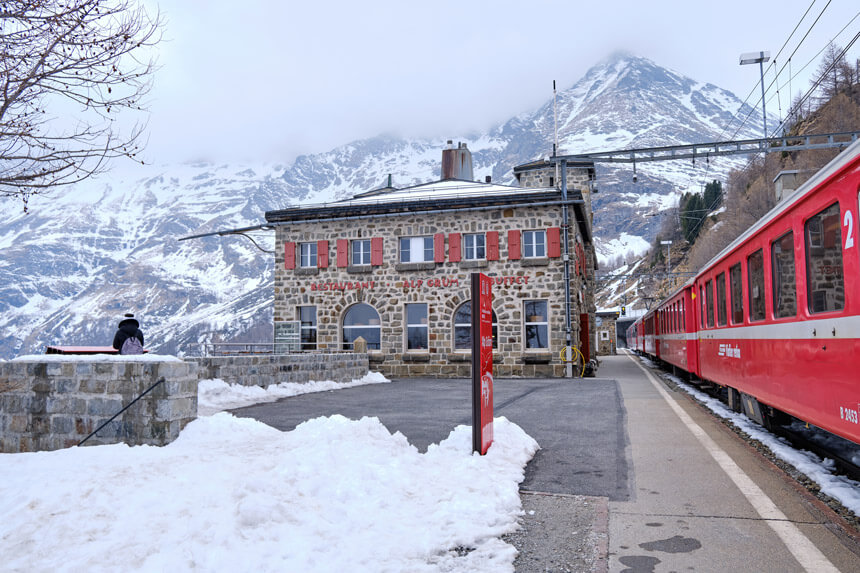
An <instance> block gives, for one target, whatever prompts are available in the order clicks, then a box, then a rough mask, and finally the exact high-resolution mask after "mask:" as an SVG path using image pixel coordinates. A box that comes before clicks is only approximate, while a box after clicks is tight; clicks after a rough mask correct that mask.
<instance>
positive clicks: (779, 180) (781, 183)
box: [773, 171, 799, 203]
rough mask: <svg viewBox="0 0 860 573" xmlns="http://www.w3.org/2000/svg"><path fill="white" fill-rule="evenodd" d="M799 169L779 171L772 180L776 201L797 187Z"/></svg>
mask: <svg viewBox="0 0 860 573" xmlns="http://www.w3.org/2000/svg"><path fill="white" fill-rule="evenodd" d="M798 173H799V171H780V172H779V173H778V174H777V176H776V177H775V178H774V180H773V187H774V191H776V202H777V203H779V202H780V201H782V200H783V199H785V198H786V197H788V196H789V195H791V193H792V192H793V191H794V190H796V189H797V181H798V179H797V174H798Z"/></svg>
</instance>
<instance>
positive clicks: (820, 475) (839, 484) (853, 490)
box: [643, 359, 860, 515]
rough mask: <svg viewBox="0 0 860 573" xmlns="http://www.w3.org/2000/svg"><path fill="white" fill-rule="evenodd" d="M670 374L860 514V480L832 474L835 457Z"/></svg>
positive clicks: (676, 381)
mask: <svg viewBox="0 0 860 573" xmlns="http://www.w3.org/2000/svg"><path fill="white" fill-rule="evenodd" d="M643 362H649V363H650V361H648V360H647V359H643ZM649 365H651V366H653V363H650V364H649ZM669 377H670V378H671V379H672V381H673V382H675V383H676V384H677V385H678V387H680V388H681V389H683V390H684V391H685V392H687V393H688V394H690V395H692V396H693V397H694V398H695V399H696V400H698V401H699V402H701V403H702V404H704V405H705V406H706V407H707V408H708V409H710V410H711V411H712V412H714V414H716V415H717V416H719V417H721V418H725V419H727V420H730V421H731V422H732V424H734V425H735V426H736V427H737V428H739V429H740V430H742V431H744V432H745V433H746V434H747V435H749V436H750V437H751V438H753V439H755V440H758V441H759V442H761V443H762V444H764V445H765V446H767V447H768V448H769V449H770V451H771V452H773V454H774V455H775V456H776V457H778V458H779V459H781V460H783V461H784V462H786V463H789V464H791V465H792V466H794V467H795V468H797V470H798V471H800V472H801V473H803V474H804V475H805V476H806V477H808V478H809V479H811V480H812V481H814V482H815V483H817V484H818V485H819V487H820V488H821V491H822V492H824V493H825V494H827V495H829V496H830V497H832V498H833V499H835V500H837V501H839V503H841V504H842V505H843V506H845V507H846V508H848V509H850V510H851V511H853V512H854V515H860V483H858V482H856V481H854V480H851V479H849V478H847V477H844V476H838V475H833V471H834V463H833V460H827V459H825V460H822V459H821V458H819V457H818V456H816V455H815V454H813V453H811V452H807V451H804V450H797V449H795V448H794V447H792V446H791V445H789V443H788V442H787V441H786V440H785V439H784V438H780V437H777V436H775V435H773V434H771V433H770V432H768V431H767V430H765V429H764V428H762V427H761V426H759V425H758V424H756V423H755V422H753V421H752V420H750V419H749V418H747V417H746V416H745V415H743V414H738V413H736V412H733V411H731V410H729V409H728V408H727V407H726V406H725V404H723V403H722V402H720V401H719V400H717V399H716V398H712V397H710V396H708V395H707V394H705V393H703V392H700V391H698V390H696V389H695V388H693V387H692V386H690V385H689V384H686V383H685V382H683V381H681V380H680V379H679V378H677V377H675V376H669Z"/></svg>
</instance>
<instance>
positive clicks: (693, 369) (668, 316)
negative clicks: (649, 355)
mask: <svg viewBox="0 0 860 573" xmlns="http://www.w3.org/2000/svg"><path fill="white" fill-rule="evenodd" d="M693 298H694V297H693V285H692V282H691V283H688V284H686V285H684V286H683V287H681V288H680V289H678V290H677V291H675V293H673V294H672V295H671V296H669V298H668V299H666V300H665V301H663V302H662V303H661V304H660V306H659V307H658V308H657V320H658V322H659V330H660V334H659V335H658V336H657V348H658V352H659V355H660V359H661V360H663V361H664V362H666V363H668V364H671V365H672V366H675V367H677V368H680V369H682V370H684V371H686V372H690V373H693V374H698V373H699V364H698V362H699V360H698V339H697V337H696V322H695V314H694V312H693V311H694V306H693V302H692V301H693Z"/></svg>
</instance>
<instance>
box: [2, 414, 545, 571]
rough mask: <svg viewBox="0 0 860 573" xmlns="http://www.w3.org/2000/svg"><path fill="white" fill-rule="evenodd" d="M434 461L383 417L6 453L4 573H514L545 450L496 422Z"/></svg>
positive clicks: (451, 442) (205, 428)
mask: <svg viewBox="0 0 860 573" xmlns="http://www.w3.org/2000/svg"><path fill="white" fill-rule="evenodd" d="M494 435H495V440H496V441H495V443H494V444H493V446H492V447H491V448H490V450H489V452H488V454H487V455H486V456H478V455H473V454H472V452H471V429H470V428H469V427H468V426H458V427H457V428H455V429H454V430H453V431H452V432H451V434H450V436H449V437H448V438H447V439H446V440H444V441H443V442H441V443H440V444H438V445H432V446H430V448H428V451H427V453H426V454H421V453H420V452H418V450H417V449H416V448H415V447H414V446H412V445H410V444H409V443H408V442H407V440H406V438H405V437H404V436H403V435H402V434H400V433H399V432H398V433H395V434H391V433H390V432H389V431H388V430H387V429H386V428H385V427H384V426H383V425H382V424H381V423H380V422H379V420H378V419H376V418H363V419H361V420H358V421H353V420H348V419H347V418H344V417H342V416H332V417H329V418H317V419H314V420H310V421H308V422H305V423H303V424H301V425H300V426H298V427H297V428H296V429H295V430H293V431H291V432H281V431H278V430H276V429H274V428H272V427H270V426H267V425H265V424H262V423H260V422H257V421H255V420H251V419H241V418H235V417H233V416H232V415H230V414H227V413H219V414H215V415H213V416H209V417H205V418H200V419H198V420H195V421H194V422H192V423H190V424H189V425H188V426H187V427H186V428H185V430H183V432H182V434H181V435H180V436H179V438H178V439H177V440H176V441H175V442H173V443H172V444H170V445H168V446H165V447H162V448H158V447H151V446H137V447H129V446H126V445H123V444H119V445H110V446H93V447H84V448H70V449H67V450H60V451H55V452H40V453H27V454H8V455H4V456H3V463H2V464H0V540H2V546H3V568H4V569H6V570H26V571H52V570H56V569H63V570H87V571H119V570H125V571H128V570H146V571H156V570H188V569H200V570H204V571H368V572H370V571H373V572H377V571H410V572H423V571H464V572H465V571H468V572H483V571H486V572H490V571H492V572H497V571H513V559H514V557H515V555H516V550H515V549H514V548H513V547H512V546H510V545H507V544H506V543H504V542H503V541H501V539H499V536H501V535H502V534H504V533H506V532H510V531H513V530H515V529H516V528H517V521H516V520H517V516H518V515H520V513H521V506H520V499H519V495H518V483H519V482H520V481H521V480H522V478H523V475H524V467H525V465H526V463H527V462H528V460H529V459H531V457H532V456H533V455H534V453H535V451H536V450H537V449H538V445H537V443H536V442H535V441H534V440H533V439H532V438H530V437H529V436H528V435H526V434H525V432H523V431H522V430H521V429H520V428H519V427H518V426H516V425H515V424H513V423H511V422H509V421H508V420H507V419H505V418H496V420H495V426H494Z"/></svg>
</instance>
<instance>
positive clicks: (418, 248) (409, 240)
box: [400, 237, 433, 263]
mask: <svg viewBox="0 0 860 573" xmlns="http://www.w3.org/2000/svg"><path fill="white" fill-rule="evenodd" d="M400 262H401V263H424V262H431V263H432V262H433V237H403V238H401V239H400Z"/></svg>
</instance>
